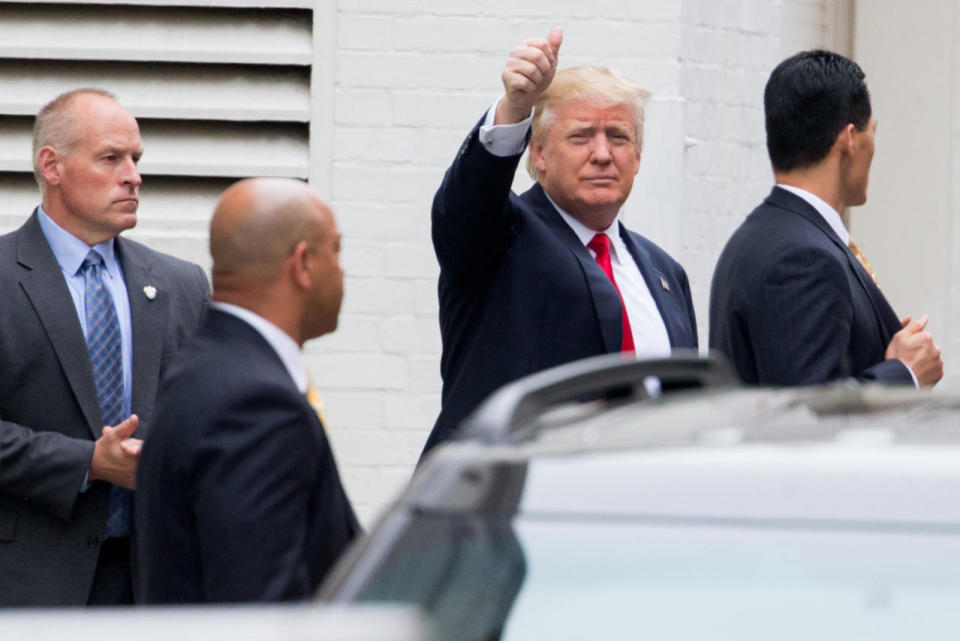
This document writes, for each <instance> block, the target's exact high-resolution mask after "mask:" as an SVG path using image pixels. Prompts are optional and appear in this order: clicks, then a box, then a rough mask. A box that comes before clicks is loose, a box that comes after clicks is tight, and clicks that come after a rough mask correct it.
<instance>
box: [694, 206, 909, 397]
mask: <svg viewBox="0 0 960 641" xmlns="http://www.w3.org/2000/svg"><path fill="white" fill-rule="evenodd" d="M899 329H900V321H899V320H898V319H897V315H896V314H895V313H894V311H893V309H892V308H891V307H890V305H889V303H887V300H886V298H884V296H883V294H882V293H881V292H880V290H879V289H878V288H877V286H876V285H875V284H874V282H873V279H871V278H870V275H869V274H867V272H866V271H865V270H864V269H863V267H862V266H861V265H860V263H859V262H858V261H857V259H856V258H855V257H854V255H853V254H852V253H851V252H850V249H849V248H848V247H847V246H846V245H845V244H844V243H843V242H842V241H841V240H840V238H839V237H838V236H837V235H836V234H835V233H834V232H833V230H832V229H830V226H829V225H828V224H827V222H826V221H825V220H824V219H823V217H822V216H821V215H820V214H819V212H817V210H816V209H814V208H813V207H812V206H810V204H808V203H807V202H806V201H804V200H803V199H802V198H800V197H799V196H797V195H796V194H792V193H790V192H789V191H786V190H785V189H779V188H774V189H773V191H772V192H771V193H770V195H769V196H768V197H767V199H766V200H765V201H764V202H763V204H762V205H760V206H759V207H757V208H756V209H755V210H754V211H753V213H751V214H750V215H749V216H748V217H747V219H746V220H745V221H744V222H743V224H742V225H741V226H740V228H739V229H737V231H736V232H734V234H733V236H732V237H731V238H730V241H729V242H728V243H727V245H726V247H725V248H724V250H723V253H722V254H721V255H720V260H719V261H718V262H717V268H716V271H715V272H714V275H713V285H712V287H711V292H710V347H711V348H712V349H716V350H719V351H721V352H723V353H724V354H726V355H727V356H728V357H729V358H730V360H731V361H732V362H733V364H734V366H735V367H736V369H737V372H738V373H739V375H740V377H741V378H742V379H743V380H744V381H745V382H747V383H759V384H764V385H804V384H811V383H823V382H826V381H832V380H835V379H842V378H849V377H855V378H858V379H863V380H880V381H886V382H900V383H910V382H912V379H911V377H910V372H909V370H908V368H907V367H906V365H904V364H903V363H902V362H900V361H898V360H884V353H885V352H886V349H887V345H888V344H889V343H890V339H891V338H892V337H893V335H894V333H896V332H897V331H898V330H899Z"/></svg>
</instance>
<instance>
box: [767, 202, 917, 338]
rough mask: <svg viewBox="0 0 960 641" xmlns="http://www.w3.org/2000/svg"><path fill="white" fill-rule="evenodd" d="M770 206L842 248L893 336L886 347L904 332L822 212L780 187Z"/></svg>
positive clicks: (888, 332) (869, 278)
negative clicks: (806, 222) (802, 219)
mask: <svg viewBox="0 0 960 641" xmlns="http://www.w3.org/2000/svg"><path fill="white" fill-rule="evenodd" d="M767 204H770V205H773V206H775V207H779V208H781V209H786V210H787V211H790V212H792V213H794V214H797V215H799V216H801V217H802V218H805V219H806V220H807V221H808V222H809V223H810V224H812V225H813V226H814V227H816V228H817V229H819V230H820V231H821V232H823V233H824V234H825V235H826V236H827V238H829V239H830V241H831V242H832V243H833V244H834V245H836V246H837V247H838V248H840V251H842V252H843V254H844V256H846V258H847V264H848V265H849V266H850V269H851V270H852V271H853V273H854V275H855V276H856V277H857V280H858V281H859V282H860V286H861V287H862V288H863V291H864V293H865V294H866V296H867V299H868V300H869V301H870V304H871V305H872V306H873V310H874V312H876V314H877V318H878V319H880V324H881V327H882V328H883V330H884V332H885V333H887V334H889V336H885V337H882V338H883V340H884V344H886V343H887V342H889V339H890V336H892V335H893V334H894V333H896V332H897V331H898V330H899V329H900V321H899V320H898V318H897V314H896V312H895V311H893V307H891V306H890V303H889V301H887V298H886V296H884V295H883V292H881V291H880V288H879V287H877V284H876V283H874V282H873V278H871V277H870V274H868V273H867V270H865V269H864V268H863V265H861V264H860V261H859V260H857V257H856V256H854V255H853V252H852V251H850V247H849V246H848V245H846V244H845V243H844V242H843V241H842V240H840V238H839V237H838V236H837V234H836V233H835V232H834V231H833V229H832V228H831V227H830V225H829V224H828V223H827V221H826V220H824V219H823V216H821V215H820V212H818V211H817V210H816V209H814V208H813V206H811V205H810V203H808V202H807V201H805V200H804V199H803V198H800V197H799V196H797V195H796V194H792V193H790V192H788V191H787V190H785V189H778V188H777V187H774V188H773V191H772V192H770V195H769V196H768V197H767Z"/></svg>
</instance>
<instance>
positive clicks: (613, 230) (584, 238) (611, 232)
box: [543, 192, 623, 253]
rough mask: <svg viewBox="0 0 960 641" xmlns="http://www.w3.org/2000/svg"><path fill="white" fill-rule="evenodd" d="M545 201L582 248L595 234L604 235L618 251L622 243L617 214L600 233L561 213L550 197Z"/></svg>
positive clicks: (545, 194) (563, 212) (544, 193)
mask: <svg viewBox="0 0 960 641" xmlns="http://www.w3.org/2000/svg"><path fill="white" fill-rule="evenodd" d="M543 195H544V196H547V192H543ZM547 200H549V201H550V204H551V205H553V208H554V209H556V210H557V213H558V214H560V217H561V218H563V221H564V222H565V223H567V225H569V226H570V229H572V230H573V233H575V234H576V235H577V238H579V239H580V242H581V243H583V245H584V247H586V246H587V243H589V242H590V241H591V240H592V239H593V237H594V236H596V235H597V234H606V235H607V237H608V238H610V242H611V244H612V245H613V246H614V252H615V253H616V252H617V250H619V249H620V246H621V244H622V243H623V241H622V240H621V239H620V233H619V227H618V225H619V223H620V213H619V212H617V217H616V218H614V219H613V222H612V223H610V226H609V227H607V228H606V229H604V230H602V231H596V230H594V229H590V228H589V227H587V226H586V225H584V224H583V223H582V222H580V221H579V220H577V219H576V218H574V217H573V216H571V215H570V214H568V213H567V212H565V211H563V209H561V208H560V206H559V205H557V203H555V202H553V199H552V198H550V196H547Z"/></svg>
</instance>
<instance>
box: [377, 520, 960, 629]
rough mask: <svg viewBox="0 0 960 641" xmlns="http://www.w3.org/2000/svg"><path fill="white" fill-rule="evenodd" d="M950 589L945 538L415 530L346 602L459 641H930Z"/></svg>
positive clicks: (505, 524) (872, 533) (439, 524)
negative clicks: (403, 614) (429, 624)
mask: <svg viewBox="0 0 960 641" xmlns="http://www.w3.org/2000/svg"><path fill="white" fill-rule="evenodd" d="M958 577H960V532H956V531H949V529H948V530H946V531H936V532H931V531H924V530H923V528H910V527H907V528H889V527H882V526H876V527H870V526H862V527H850V526H849V525H848V526H844V527H830V526H828V525H826V524H823V523H819V524H818V523H806V524H803V523H792V524H777V523H767V524H758V523H749V522H741V523H737V522H716V523H714V522H712V521H711V519H702V520H689V519H688V520H683V519H663V520H657V519H649V518H647V519H634V518H615V519H598V518H593V517H591V518H589V519H574V518H567V517H564V518H557V517H551V516H544V515H523V514H521V515H517V516H515V517H513V518H512V519H511V518H504V517H486V518H480V517H463V516H459V517H458V516H431V515H420V516H417V517H415V519H414V521H413V522H412V523H411V524H410V527H409V528H408V529H407V530H406V534H405V535H404V536H403V537H402V539H401V540H400V541H399V542H398V545H396V546H395V547H394V548H393V550H392V552H391V554H390V555H389V556H388V557H387V558H386V559H384V560H383V563H382V564H381V566H380V568H379V570H378V571H377V572H376V573H375V574H374V575H373V576H372V577H371V579H370V580H369V581H368V582H367V584H366V585H365V586H364V588H363V590H362V592H361V593H360V594H359V595H358V597H359V599H360V600H368V601H401V602H408V603H415V604H417V605H418V606H420V607H421V608H423V609H424V610H425V611H426V612H427V614H428V615H430V616H431V617H432V618H433V619H434V621H435V623H436V624H437V626H438V632H439V635H438V636H439V638H444V639H458V640H463V641H474V640H476V641H480V640H484V641H485V640H488V639H507V640H513V639H524V640H526V639H626V638H630V639H636V638H644V637H647V638H670V639H709V638H730V639H733V638H736V639H738V640H743V639H764V640H767V639H770V638H777V639H826V638H843V639H861V638H862V639H872V640H877V639H923V638H930V639H933V638H943V636H942V635H943V632H944V630H946V629H953V630H958V629H960V580H958Z"/></svg>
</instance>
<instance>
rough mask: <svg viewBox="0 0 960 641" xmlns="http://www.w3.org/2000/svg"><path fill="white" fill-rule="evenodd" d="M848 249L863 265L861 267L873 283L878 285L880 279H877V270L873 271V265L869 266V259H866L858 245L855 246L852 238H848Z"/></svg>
mask: <svg viewBox="0 0 960 641" xmlns="http://www.w3.org/2000/svg"><path fill="white" fill-rule="evenodd" d="M850 251H852V252H853V255H854V256H855V257H856V258H857V260H858V261H860V264H861V265H863V268H864V269H865V270H867V273H868V274H870V278H872V279H873V282H874V284H876V286H877V287H879V286H880V281H879V280H877V272H875V271H873V267H871V266H870V261H869V260H867V257H866V256H864V255H863V252H862V251H860V247H859V246H857V243H855V242H853V239H852V238H851V239H850Z"/></svg>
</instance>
